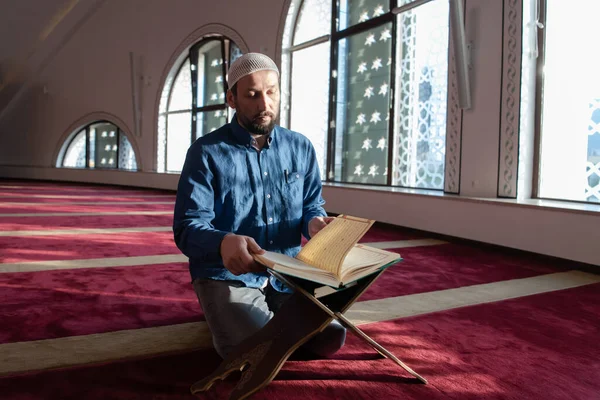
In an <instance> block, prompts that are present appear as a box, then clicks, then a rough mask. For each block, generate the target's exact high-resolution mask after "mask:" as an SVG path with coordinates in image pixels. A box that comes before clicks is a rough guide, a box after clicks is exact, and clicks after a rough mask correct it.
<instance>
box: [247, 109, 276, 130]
mask: <svg viewBox="0 0 600 400" xmlns="http://www.w3.org/2000/svg"><path fill="white" fill-rule="evenodd" d="M267 116H268V117H271V121H270V122H269V123H268V124H261V123H259V122H258V121H257V120H258V119H260V118H261V117H267ZM244 119H245V118H244ZM244 125H245V126H246V129H247V130H248V132H250V133H253V134H255V135H261V136H262V135H268V134H269V133H270V132H271V131H272V130H273V128H274V127H275V115H274V114H272V113H270V112H268V111H265V112H262V113H260V114H258V115H257V116H255V117H254V118H253V119H252V120H248V121H244Z"/></svg>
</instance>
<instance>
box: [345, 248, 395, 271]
mask: <svg viewBox="0 0 600 400" xmlns="http://www.w3.org/2000/svg"><path fill="white" fill-rule="evenodd" d="M387 258H388V254H386V253H380V252H374V251H372V250H370V248H365V247H362V246H360V245H358V246H354V247H353V248H352V249H351V250H350V252H348V255H346V258H345V259H344V262H343V263H342V273H344V272H346V271H351V270H353V269H356V268H360V267H367V266H369V265H375V264H379V263H381V262H383V261H385V260H386V259H387Z"/></svg>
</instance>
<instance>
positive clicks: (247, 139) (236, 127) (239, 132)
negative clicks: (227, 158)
mask: <svg viewBox="0 0 600 400" xmlns="http://www.w3.org/2000/svg"><path fill="white" fill-rule="evenodd" d="M230 125H231V131H232V132H233V137H234V138H235V140H236V141H237V142H238V143H240V144H241V145H244V146H246V147H248V146H254V145H255V143H253V142H252V141H253V139H252V135H250V132H248V131H247V130H246V129H245V128H244V127H243V126H241V125H240V124H239V122H238V120H237V113H236V114H234V115H233V119H232V120H231V124H230ZM276 131H277V126H275V127H274V128H273V130H272V131H271V132H269V136H268V137H267V141H266V143H265V147H264V148H265V149H268V148H269V147H270V146H271V143H273V140H275V132H276Z"/></svg>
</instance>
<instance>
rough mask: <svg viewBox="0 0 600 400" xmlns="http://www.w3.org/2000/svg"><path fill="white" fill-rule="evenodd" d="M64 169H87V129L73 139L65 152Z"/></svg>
mask: <svg viewBox="0 0 600 400" xmlns="http://www.w3.org/2000/svg"><path fill="white" fill-rule="evenodd" d="M62 166H63V167H71V168H85V129H84V130H82V131H81V132H79V133H78V134H77V136H75V137H74V138H73V141H72V142H71V144H70V145H69V148H68V149H67V151H66V152H65V157H64V159H63V164H62Z"/></svg>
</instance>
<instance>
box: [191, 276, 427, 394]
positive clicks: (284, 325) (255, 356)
mask: <svg viewBox="0 0 600 400" xmlns="http://www.w3.org/2000/svg"><path fill="white" fill-rule="evenodd" d="M383 271H384V270H381V271H379V272H378V273H375V274H372V275H369V276H367V277H365V278H362V279H360V280H359V281H357V282H356V283H355V284H353V285H352V286H348V287H345V288H342V289H340V290H338V291H336V292H334V293H331V294H328V295H325V296H323V297H320V298H319V299H317V298H316V297H315V296H314V294H313V293H314V289H316V288H318V287H321V286H322V285H319V284H316V283H313V282H309V281H306V280H303V279H297V278H293V277H290V276H287V275H282V274H279V273H277V272H275V271H272V270H269V272H270V273H271V274H272V275H273V276H275V277H276V278H277V279H279V280H280V281H282V282H284V283H285V284H287V285H288V286H290V287H292V288H294V290H295V292H294V294H293V295H292V296H290V298H289V299H288V300H287V301H286V302H285V303H284V304H283V305H282V306H281V308H280V309H279V311H278V312H277V313H276V314H275V316H274V317H273V318H272V319H271V320H270V321H269V322H268V323H267V324H266V325H265V326H264V327H263V328H262V329H261V330H260V331H258V332H256V333H255V334H254V335H252V336H250V337H249V338H247V339H246V340H244V341H243V342H242V343H240V345H239V346H238V347H237V348H236V349H235V351H233V352H232V353H231V354H230V355H229V356H228V357H227V358H226V359H224V360H223V361H222V362H221V364H220V365H219V366H218V367H217V369H216V370H215V371H214V372H213V373H211V374H210V375H209V376H207V377H205V378H204V379H202V380H200V381H198V382H196V383H194V384H193V385H192V387H191V388H190V390H191V392H192V394H195V395H196V394H199V393H200V392H203V391H206V390H208V389H210V387H211V386H212V385H213V383H215V382H216V381H217V380H218V379H221V380H222V379H225V378H226V377H227V376H228V375H229V374H231V373H232V372H235V371H242V374H241V378H240V380H239V381H238V383H237V385H236V386H235V388H234V389H233V390H232V392H231V394H230V397H229V399H230V400H241V399H245V398H247V397H249V396H251V395H252V394H254V393H256V392H257V391H259V390H260V389H262V388H263V387H265V386H266V385H268V384H269V383H270V382H271V381H272V380H273V379H274V378H275V376H276V375H277V373H278V372H279V370H280V369H281V367H282V366H283V364H284V363H285V361H286V360H287V359H288V358H289V357H290V355H291V354H292V353H293V352H294V351H295V350H296V349H297V348H298V347H300V346H301V345H302V344H304V343H305V342H307V341H308V340H309V339H310V338H312V337H313V336H315V335H316V334H318V333H319V332H321V331H322V330H323V329H325V327H327V325H328V324H329V323H330V322H331V321H332V320H333V319H337V320H338V321H339V322H340V323H341V324H342V325H344V326H345V327H346V328H347V329H349V330H350V331H352V332H354V333H355V334H357V335H358V336H359V337H360V338H362V339H363V340H365V341H366V342H367V343H369V344H370V345H371V346H372V347H373V348H374V349H375V350H376V351H377V352H378V353H379V354H381V355H382V356H383V357H387V358H389V359H391V360H392V361H394V362H395V363H396V364H398V365H399V366H401V367H402V368H404V369H405V370H406V371H408V372H409V373H410V374H411V375H413V376H414V377H415V378H417V379H418V380H419V381H421V382H423V383H427V380H426V379H425V378H423V377H422V376H420V375H419V374H417V373H416V372H415V371H413V370H412V369H411V368H410V367H408V366H407V365H406V364H404V363H403V362H402V361H400V360H399V359H398V358H396V357H395V356H394V355H393V354H392V353H390V352H389V351H388V350H386V349H385V348H383V347H382V346H381V345H380V344H378V343H377V342H375V341H374V340H373V339H371V338H370V337H369V336H367V335H366V334H365V333H364V332H362V331H361V330H360V329H358V328H357V327H356V326H355V325H354V324H352V322H350V321H349V320H348V319H346V317H344V315H343V313H344V312H345V311H346V310H348V308H350V306H351V305H352V304H353V303H354V302H355V301H356V300H357V299H358V297H359V296H360V295H361V294H362V293H363V292H364V291H365V290H366V289H367V288H368V287H369V286H370V285H371V284H372V283H373V282H374V281H375V279H377V278H378V277H379V275H381V274H382V273H383Z"/></svg>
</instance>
